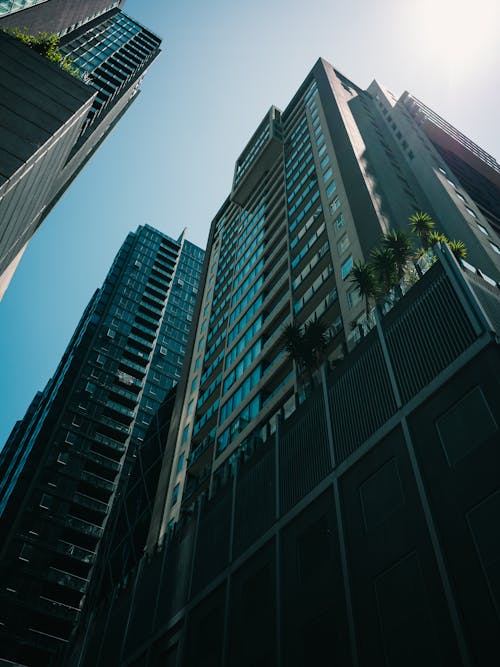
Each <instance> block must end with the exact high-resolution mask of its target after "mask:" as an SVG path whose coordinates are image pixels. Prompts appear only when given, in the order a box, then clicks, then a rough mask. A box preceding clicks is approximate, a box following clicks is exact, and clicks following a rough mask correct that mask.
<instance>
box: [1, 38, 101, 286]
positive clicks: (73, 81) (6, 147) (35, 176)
mask: <svg viewBox="0 0 500 667" xmlns="http://www.w3.org/2000/svg"><path fill="white" fill-rule="evenodd" d="M0 55H1V65H0V68H1V71H2V76H1V78H0V80H1V83H0V100H1V101H0V105H1V112H2V127H1V132H0V196H1V197H2V200H1V205H0V274H3V273H4V272H5V271H6V270H7V269H8V267H9V265H10V264H12V263H13V262H15V260H16V257H17V256H18V255H19V254H20V253H21V252H22V250H23V248H24V247H25V245H26V243H27V242H28V241H29V239H30V238H31V236H32V235H33V234H34V232H35V231H36V229H37V227H38V226H39V225H40V223H41V220H42V219H43V217H44V215H45V214H46V209H47V207H48V205H49V203H50V201H51V199H52V197H53V188H54V187H55V185H56V183H57V179H58V176H59V174H60V173H61V171H62V169H63V167H64V165H65V163H66V161H67V160H68V158H69V156H70V153H71V150H72V148H73V146H74V144H75V143H76V141H77V139H78V137H79V135H80V132H81V130H82V126H83V123H84V121H85V119H86V117H87V115H88V113H89V110H90V108H91V106H92V102H93V100H94V97H95V94H96V93H95V91H94V90H93V89H92V88H90V87H89V86H87V85H86V84H84V83H83V82H82V81H80V80H79V79H77V78H75V77H74V76H71V75H70V74H68V73H66V72H64V71H63V70H61V68H60V67H58V66H57V65H55V64H54V63H51V62H50V61H48V60H47V59H46V58H43V57H42V56H40V55H38V54H37V53H35V52H34V51H32V50H31V49H28V48H27V47H26V46H24V45H23V44H22V43H21V42H19V41H18V40H17V39H14V38H12V37H10V36H9V35H5V34H3V33H0Z"/></svg>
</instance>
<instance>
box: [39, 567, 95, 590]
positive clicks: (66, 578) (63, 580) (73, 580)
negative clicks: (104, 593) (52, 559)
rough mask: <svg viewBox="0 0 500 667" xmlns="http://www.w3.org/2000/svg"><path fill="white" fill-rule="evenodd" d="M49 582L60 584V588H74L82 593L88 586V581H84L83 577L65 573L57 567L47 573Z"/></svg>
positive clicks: (51, 568)
mask: <svg viewBox="0 0 500 667" xmlns="http://www.w3.org/2000/svg"><path fill="white" fill-rule="evenodd" d="M47 580H48V581H51V582H52V583H54V584H58V586H63V587H64V588H72V589H73V590H75V591H79V592H80V593H84V592H85V590H86V589H87V584H88V581H87V579H82V577H77V576H76V575H74V574H69V573H68V572H63V571H62V570H58V569H56V568H55V567H50V568H49V570H48V572H47Z"/></svg>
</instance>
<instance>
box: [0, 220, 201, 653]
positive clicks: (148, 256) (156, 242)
mask: <svg viewBox="0 0 500 667" xmlns="http://www.w3.org/2000/svg"><path fill="white" fill-rule="evenodd" d="M203 258H204V251H203V250H201V249H200V248H198V247H197V246H195V245H193V244H192V243H190V242H189V241H187V240H186V239H185V238H184V232H183V234H182V235H181V237H180V238H179V239H178V240H174V239H171V238H169V237H168V236H165V235H164V234H162V233H161V232H159V231H157V230H155V229H153V228H152V227H150V226H148V225H145V226H141V227H139V228H138V230H137V231H136V232H135V233H131V234H129V235H128V237H127V239H126V241H125V242H124V244H123V245H122V247H121V249H120V251H119V252H118V254H117V256H116V258H115V260H114V262H113V265H112V267H111V269H110V271H109V273H108V276H107V278H106V280H105V281H104V283H103V286H102V287H101V289H99V290H98V291H97V292H96V293H95V295H94V296H93V298H92V299H91V301H90V303H89V305H88V306H87V309H86V311H85V313H84V315H83V317H82V319H81V321H80V323H79V325H78V327H77V329H76V331H75V333H74V335H73V338H72V339H71V341H70V343H69V345H68V348H67V350H66V352H65V354H64V356H63V358H62V360H61V362H60V364H59V366H58V368H57V370H56V372H55V374H54V376H53V377H52V379H51V380H50V381H49V383H48V384H47V386H46V387H45V389H44V391H43V392H41V393H38V394H37V396H36V397H35V399H34V401H33V402H32V405H31V406H30V408H29V410H28V412H27V413H26V416H25V418H24V419H23V420H22V421H21V422H20V423H18V424H17V425H16V426H15V427H14V430H13V432H12V435H11V437H10V438H9V440H8V442H7V445H6V448H5V450H4V451H3V452H2V455H1V458H0V534H1V539H0V543H1V547H0V563H1V565H0V599H1V603H0V608H1V610H2V611H1V613H0V617H1V618H0V647H1V648H0V657H2V658H5V659H9V660H14V661H17V662H20V663H22V664H28V665H41V664H47V665H48V664H55V662H54V661H55V660H56V656H57V655H58V653H59V652H60V651H61V650H62V648H64V645H65V643H66V642H67V640H68V638H69V636H70V633H71V631H72V629H73V627H74V624H75V622H76V620H77V618H78V615H79V611H80V606H81V603H82V600H83V599H84V597H85V594H86V592H87V589H88V586H89V581H90V579H91V576H92V574H93V566H94V562H95V558H96V554H97V552H98V550H99V545H100V541H101V538H102V535H103V531H104V529H105V527H106V523H107V519H108V516H109V513H110V511H111V507H112V504H113V501H114V499H115V496H116V493H117V491H118V489H119V487H120V482H121V481H122V480H123V479H124V477H125V476H126V475H127V473H128V472H129V470H130V467H131V465H132V462H133V460H134V458H135V456H136V453H137V451H140V448H141V446H142V444H143V442H144V439H145V436H146V432H147V430H148V428H149V427H150V425H151V421H152V418H153V415H154V414H155V413H156V411H157V410H158V408H159V407H160V405H161V403H162V401H163V400H164V399H165V396H166V394H167V392H168V391H169V390H171V389H172V387H173V386H174V385H175V384H176V383H177V381H178V379H179V377H180V374H181V369H182V365H183V359H184V353H185V350H186V343H187V340H188V333H189V330H190V326H191V320H192V316H193V308H194V303H195V299H196V294H197V290H198V282H199V278H200V272H201V266H202V262H203ZM139 458H141V457H139Z"/></svg>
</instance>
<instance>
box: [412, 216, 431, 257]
mask: <svg viewBox="0 0 500 667" xmlns="http://www.w3.org/2000/svg"><path fill="white" fill-rule="evenodd" d="M409 222H410V230H411V231H412V232H413V234H416V235H417V236H418V237H419V239H420V242H421V243H422V247H423V249H424V250H428V249H429V245H430V241H429V236H430V234H431V232H432V231H433V229H434V227H435V226H436V223H435V222H434V220H433V219H432V218H431V216H430V215H429V214H428V213H424V212H423V211H416V212H415V213H414V214H413V215H412V216H411V217H410V221H409Z"/></svg>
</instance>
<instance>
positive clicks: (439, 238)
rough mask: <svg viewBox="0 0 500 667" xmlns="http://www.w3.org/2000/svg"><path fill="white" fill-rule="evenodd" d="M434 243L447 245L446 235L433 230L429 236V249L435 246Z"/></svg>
mask: <svg viewBox="0 0 500 667" xmlns="http://www.w3.org/2000/svg"><path fill="white" fill-rule="evenodd" d="M436 243H449V241H448V239H447V238H446V235H445V234H443V233H442V232H436V231H435V230H434V231H433V232H431V233H430V234H429V247H432V246H434V245H436Z"/></svg>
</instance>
